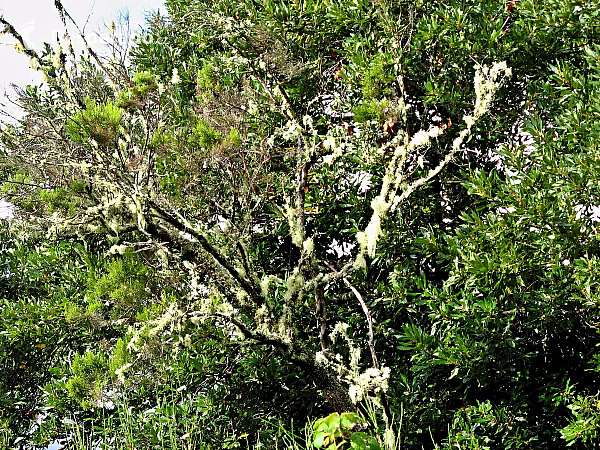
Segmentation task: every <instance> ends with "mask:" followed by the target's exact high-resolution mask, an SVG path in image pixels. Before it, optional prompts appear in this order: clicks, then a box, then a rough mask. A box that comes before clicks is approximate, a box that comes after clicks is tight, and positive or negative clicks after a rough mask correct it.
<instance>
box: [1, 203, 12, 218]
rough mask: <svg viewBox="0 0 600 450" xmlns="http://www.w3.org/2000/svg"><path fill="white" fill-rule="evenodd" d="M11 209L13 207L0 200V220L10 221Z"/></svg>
mask: <svg viewBox="0 0 600 450" xmlns="http://www.w3.org/2000/svg"><path fill="white" fill-rule="evenodd" d="M13 209H14V208H13V205H11V204H10V203H8V202H7V201H6V200H0V219H12V218H13Z"/></svg>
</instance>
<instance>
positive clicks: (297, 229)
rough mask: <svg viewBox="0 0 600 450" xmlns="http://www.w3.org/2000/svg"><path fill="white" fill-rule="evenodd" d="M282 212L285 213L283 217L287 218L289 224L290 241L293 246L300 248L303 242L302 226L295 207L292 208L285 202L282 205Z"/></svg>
mask: <svg viewBox="0 0 600 450" xmlns="http://www.w3.org/2000/svg"><path fill="white" fill-rule="evenodd" d="M283 212H284V214H285V218H286V219H287V222H288V225H289V226H290V236H291V238H292V243H293V244H294V245H295V246H297V247H299V248H302V245H303V243H304V228H303V227H302V226H301V225H300V224H299V221H298V217H297V211H296V209H295V208H292V207H291V206H290V205H289V203H286V204H285V205H284V207H283Z"/></svg>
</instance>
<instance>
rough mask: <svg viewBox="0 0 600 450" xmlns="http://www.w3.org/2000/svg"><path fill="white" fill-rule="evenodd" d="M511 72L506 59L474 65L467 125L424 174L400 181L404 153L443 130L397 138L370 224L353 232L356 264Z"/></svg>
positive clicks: (372, 249)
mask: <svg viewBox="0 0 600 450" xmlns="http://www.w3.org/2000/svg"><path fill="white" fill-rule="evenodd" d="M510 74H511V70H510V69H509V68H507V66H506V63H505V62H501V63H496V64H494V65H493V66H492V67H491V68H489V67H484V66H481V65H477V66H476V70H475V80H474V82H475V93H476V100H475V107H474V110H473V115H466V116H464V121H465V124H466V125H467V126H466V128H465V129H463V130H462V131H461V132H460V134H459V136H458V137H456V138H455V139H454V141H453V143H452V149H451V151H450V152H449V153H448V155H446V157H445V158H444V159H443V160H442V162H441V163H439V164H438V165H437V166H436V167H434V168H432V169H430V170H429V171H427V174H426V175H425V176H424V177H422V178H420V179H418V180H416V181H414V182H412V183H411V184H409V185H406V184H404V183H403V180H404V178H405V177H406V175H407V173H406V171H405V167H404V163H405V161H406V158H407V155H411V154H413V153H415V152H416V151H417V150H418V149H420V148H423V147H426V146H428V145H429V144H430V143H431V141H432V140H433V139H435V138H437V137H438V136H440V135H441V134H442V133H443V129H442V127H439V126H431V127H429V129H427V130H420V131H418V132H417V133H415V134H414V135H413V136H412V138H411V139H410V141H409V142H408V143H401V141H400V140H398V141H397V143H398V145H397V147H396V149H395V151H394V156H393V157H392V159H391V160H390V162H389V163H388V166H387V167H386V172H385V175H384V177H383V180H382V183H381V189H380V193H379V195H378V196H377V197H376V198H375V199H374V200H373V201H372V203H371V208H372V209H373V214H372V216H371V219H370V220H369V224H368V225H367V227H366V228H365V230H364V231H359V232H357V234H356V240H357V242H358V243H359V245H360V249H361V250H360V252H359V254H358V256H357V258H356V261H355V264H358V262H359V261H358V260H359V258H364V254H365V253H366V254H368V255H369V256H371V257H373V256H374V255H375V252H376V249H377V243H378V240H379V238H380V236H381V234H382V224H383V222H384V220H385V218H386V215H387V214H388V212H389V210H390V208H394V207H395V205H397V204H398V203H399V202H401V201H403V200H404V199H406V198H407V197H408V196H409V195H411V194H412V192H414V190H415V189H417V188H418V187H420V186H422V185H423V184H425V183H426V182H427V181H428V180H430V179H431V178H433V177H434V176H436V175H437V174H438V173H439V172H440V171H441V170H442V169H443V168H444V167H445V165H446V164H448V162H449V161H450V160H451V159H452V158H453V157H454V155H455V154H456V153H457V152H458V151H459V150H460V149H461V146H462V144H463V142H464V140H465V138H466V137H467V136H468V135H469V134H470V133H471V129H472V127H473V125H474V124H475V122H476V121H477V120H478V119H479V118H480V117H481V116H482V115H483V114H485V113H486V112H487V110H488V107H489V103H490V102H491V100H492V98H493V96H494V94H495V93H496V91H497V90H498V88H499V87H500V86H501V85H502V83H503V82H504V78H506V77H509V76H510ZM405 109H406V108H405ZM405 112H406V111H404V113H405ZM398 139H400V138H398ZM395 143H396V142H395ZM417 161H418V162H419V165H420V166H421V168H424V165H425V162H424V159H423V155H418V157H417ZM399 188H403V192H402V194H401V195H397V194H396V192H397V191H398V189H399ZM361 265H362V262H361Z"/></svg>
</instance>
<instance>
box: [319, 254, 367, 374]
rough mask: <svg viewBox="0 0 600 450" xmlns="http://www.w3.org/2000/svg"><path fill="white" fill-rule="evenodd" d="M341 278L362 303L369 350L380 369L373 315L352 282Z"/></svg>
mask: <svg viewBox="0 0 600 450" xmlns="http://www.w3.org/2000/svg"><path fill="white" fill-rule="evenodd" d="M325 264H327V266H328V267H329V268H330V269H331V270H333V271H334V272H336V273H338V272H337V270H335V268H334V267H333V266H332V265H331V264H329V263H328V262H326V263H325ZM341 278H342V280H344V283H346V285H347V286H348V287H349V288H350V290H351V291H352V293H353V294H354V296H355V297H356V298H357V299H358V302H359V303H360V306H361V307H362V310H363V312H364V313H365V316H366V318H367V324H368V325H369V341H368V344H369V350H371V359H372V360H373V367H375V368H376V369H379V361H378V360H377V354H376V353H375V337H374V334H373V318H372V317H371V314H370V313H369V308H368V307H367V304H366V303H365V301H364V299H363V297H362V295H361V294H360V292H358V289H356V288H355V287H354V286H352V284H351V283H350V281H348V278H347V277H345V276H342V277H341Z"/></svg>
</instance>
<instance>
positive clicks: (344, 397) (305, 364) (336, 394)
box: [292, 354, 356, 414]
mask: <svg viewBox="0 0 600 450" xmlns="http://www.w3.org/2000/svg"><path fill="white" fill-rule="evenodd" d="M292 362H293V363H294V364H296V365H297V366H299V367H301V368H302V369H303V370H305V371H306V373H307V374H308V376H309V377H310V378H311V379H312V380H313V382H314V383H315V386H316V388H317V389H320V390H321V391H323V395H325V398H326V399H327V401H328V402H329V404H330V405H331V407H332V408H333V410H334V411H335V412H337V413H340V414H341V413H343V412H350V411H356V406H355V405H354V403H352V400H351V399H350V396H349V395H348V389H347V388H346V387H345V386H344V385H343V384H342V383H341V382H340V380H339V379H338V378H337V376H336V375H335V374H334V373H332V372H331V370H329V369H327V368H326V367H324V366H323V365H321V364H319V363H318V362H317V361H316V360H315V358H314V357H311V356H310V355H306V354H304V355H302V356H301V357H297V358H292Z"/></svg>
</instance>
